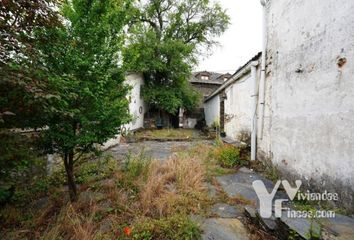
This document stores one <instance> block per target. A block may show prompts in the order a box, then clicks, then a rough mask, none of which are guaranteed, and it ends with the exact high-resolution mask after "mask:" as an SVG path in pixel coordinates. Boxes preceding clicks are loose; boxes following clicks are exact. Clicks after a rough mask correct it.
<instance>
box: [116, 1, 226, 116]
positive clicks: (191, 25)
mask: <svg viewBox="0 0 354 240" xmlns="http://www.w3.org/2000/svg"><path fill="white" fill-rule="evenodd" d="M134 7H135V11H133V17H132V21H131V27H130V29H129V30H130V38H129V45H128V47H127V48H126V49H125V50H124V52H123V56H124V60H125V63H126V68H127V69H129V70H132V71H139V72H142V73H143V74H144V77H145V80H146V84H145V87H144V89H143V96H144V98H145V100H146V101H147V102H148V103H149V104H150V105H152V106H153V107H155V108H157V109H161V110H165V111H167V112H169V113H176V111H177V110H178V108H180V107H183V108H186V109H192V108H193V107H194V106H195V105H196V104H197V103H198V99H199V97H200V96H199V94H198V93H197V92H196V91H194V90H193V89H192V88H191V87H190V86H189V83H188V79H189V78H190V76H191V71H192V69H193V67H194V65H195V64H196V63H197V60H198V57H199V56H200V51H199V50H200V49H202V48H203V47H205V46H207V47H211V46H212V45H213V44H215V41H213V38H215V37H217V36H219V35H221V34H222V33H223V32H224V31H225V30H226V28H227V26H228V24H229V17H228V16H227V15H226V13H225V11H224V10H222V9H221V7H220V6H219V5H218V4H211V3H210V2H209V0H188V1H171V0H148V1H144V2H143V1H139V2H136V4H135V6H134Z"/></svg>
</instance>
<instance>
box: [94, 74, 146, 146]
mask: <svg viewBox="0 0 354 240" xmlns="http://www.w3.org/2000/svg"><path fill="white" fill-rule="evenodd" d="M126 84H129V85H130V86H131V87H132V89H131V91H130V93H129V95H128V96H127V97H128V98H129V99H130V103H129V112H130V114H131V115H132V116H133V121H131V122H130V123H129V124H125V125H124V126H123V127H122V129H123V130H124V131H132V130H137V129H139V128H143V127H144V113H145V112H146V111H147V109H146V108H147V107H146V104H145V103H144V101H143V99H142V97H140V88H141V86H142V85H143V84H144V78H143V76H142V75H141V74H138V73H129V74H128V75H127V76H126ZM140 107H142V111H141V112H140V111H139V109H140ZM117 114H119V113H117ZM120 138H121V136H120V134H117V135H116V136H115V138H112V139H109V140H108V141H107V142H106V143H105V144H104V145H103V146H102V147H101V149H103V150H105V149H108V148H110V147H112V146H115V145H118V144H119V143H120Z"/></svg>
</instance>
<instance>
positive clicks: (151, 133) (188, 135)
mask: <svg viewBox="0 0 354 240" xmlns="http://www.w3.org/2000/svg"><path fill="white" fill-rule="evenodd" d="M135 137H136V138H138V139H142V138H147V139H149V138H152V139H169V138H172V139H192V138H200V132H198V131H196V130H193V129H161V130H145V131H141V132H137V133H136V134H135Z"/></svg>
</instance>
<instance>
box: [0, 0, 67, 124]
mask: <svg viewBox="0 0 354 240" xmlns="http://www.w3.org/2000/svg"><path fill="white" fill-rule="evenodd" d="M57 3H58V1H57V0H32V1H17V0H6V1H1V2H0V7H1V11H0V21H1V28H0V35H1V38H0V128H12V127H41V126H44V125H45V122H44V121H43V118H42V116H43V113H44V112H45V110H46V108H47V107H48V106H47V105H45V102H46V101H47V99H48V98H50V97H51V94H50V93H48V92H47V91H46V87H47V76H48V72H47V69H46V67H45V66H44V65H43V64H41V61H40V56H41V52H40V50H39V49H38V48H37V47H36V44H37V43H38V42H39V41H40V40H39V39H38V38H34V35H35V32H36V31H37V30H38V29H52V28H56V27H57V26H60V25H61V23H60V21H59V15H58V12H57V11H56V10H55V8H54V7H53V5H55V4H57Z"/></svg>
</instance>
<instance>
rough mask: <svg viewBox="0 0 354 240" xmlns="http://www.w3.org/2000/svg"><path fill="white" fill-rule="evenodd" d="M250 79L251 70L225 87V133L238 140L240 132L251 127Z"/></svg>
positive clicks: (247, 130) (251, 87)
mask: <svg viewBox="0 0 354 240" xmlns="http://www.w3.org/2000/svg"><path fill="white" fill-rule="evenodd" d="M252 91H253V85H252V79H251V72H249V73H248V74H247V75H245V76H243V77H242V78H240V79H239V80H237V81H236V82H235V83H234V84H231V85H230V86H229V87H227V88H226V89H225V93H226V96H227V99H226V100H225V133H226V136H228V137H231V138H233V139H235V140H239V139H238V137H239V136H240V133H241V132H247V133H250V132H251V128H252Z"/></svg>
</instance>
